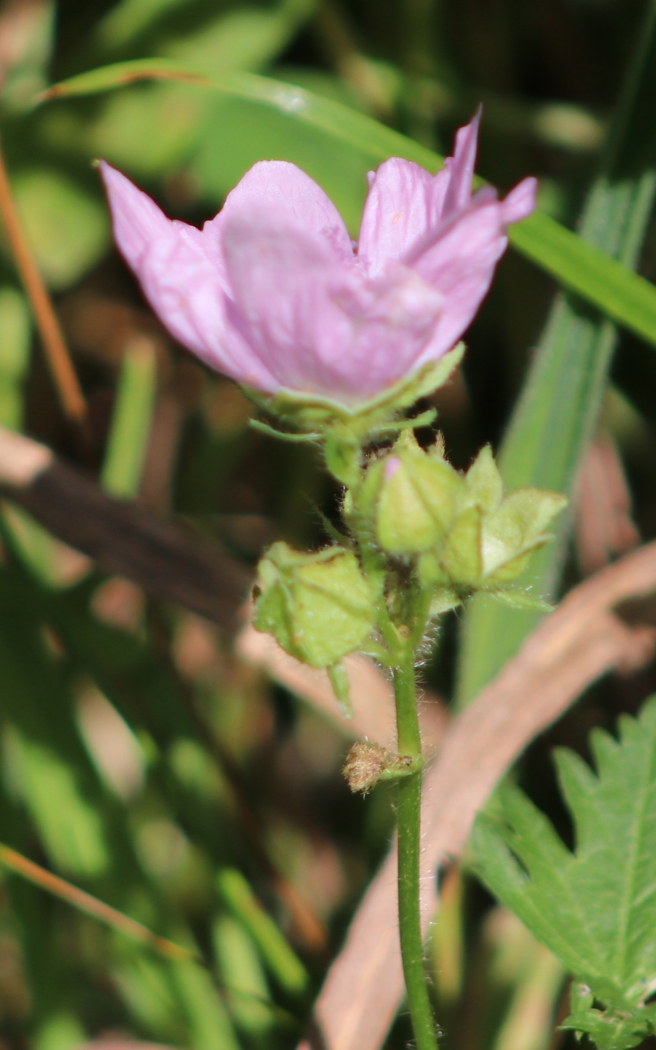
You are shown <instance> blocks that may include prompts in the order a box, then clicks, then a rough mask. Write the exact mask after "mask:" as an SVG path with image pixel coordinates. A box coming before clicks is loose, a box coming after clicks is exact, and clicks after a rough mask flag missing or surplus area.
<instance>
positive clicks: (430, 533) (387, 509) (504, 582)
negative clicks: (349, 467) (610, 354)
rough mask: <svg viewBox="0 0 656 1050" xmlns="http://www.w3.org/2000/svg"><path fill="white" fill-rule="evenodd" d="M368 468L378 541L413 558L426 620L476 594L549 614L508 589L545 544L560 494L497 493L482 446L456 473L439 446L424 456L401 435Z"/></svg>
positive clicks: (494, 470) (496, 476)
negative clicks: (424, 594) (373, 475)
mask: <svg viewBox="0 0 656 1050" xmlns="http://www.w3.org/2000/svg"><path fill="white" fill-rule="evenodd" d="M372 469H373V470H374V471H375V472H377V477H378V484H379V491H378V503H377V509H376V534H377V539H378V542H379V543H380V545H381V547H382V548H383V549H384V550H386V551H387V552H388V553H390V554H393V555H400V556H405V557H407V556H412V555H414V556H416V568H417V575H418V579H419V583H420V585H421V587H422V588H423V589H429V590H431V591H432V592H433V597H432V603H431V615H433V616H435V615H438V614H439V613H442V612H446V611H447V610H448V609H451V608H454V607H455V606H457V605H459V604H460V603H461V602H462V601H463V600H464V599H465V598H466V597H468V596H469V595H471V594H473V593H475V592H476V591H487V592H489V593H491V594H492V595H493V596H495V597H497V598H499V599H500V600H501V601H504V602H505V603H507V604H511V605H515V606H516V607H520V608H539V609H541V610H543V611H544V610H547V609H549V608H550V607H549V606H547V605H546V604H545V603H544V602H541V601H540V600H536V599H535V598H534V597H533V596H532V595H530V594H527V593H526V592H525V591H523V590H521V589H519V588H512V587H510V586H509V585H510V584H511V583H512V582H513V581H515V580H516V579H517V578H518V577H519V576H520V575H521V574H522V573H523V572H524V570H525V569H526V567H527V565H528V562H529V560H530V558H531V555H532V554H533V553H534V552H535V551H536V550H538V549H539V548H540V547H542V546H544V544H545V543H548V542H549V540H550V539H551V538H552V537H551V534H550V533H549V532H548V531H547V528H548V526H549V525H550V523H551V521H552V520H553V518H554V517H555V516H556V515H557V514H558V513H560V511H561V510H563V508H564V507H565V505H566V503H567V500H566V498H565V497H564V496H561V495H560V494H559V493H555V492H548V491H543V490H541V489H537V488H525V489H517V490H516V491H515V492H511V493H509V494H508V495H504V491H503V482H502V479H501V475H500V473H499V470H498V467H497V465H496V463H495V461H494V457H493V455H492V451H491V449H490V447H489V446H486V447H485V448H483V449H482V450H481V452H480V453H479V455H478V456H477V458H476V460H475V461H474V463H473V464H472V466H471V467H470V468H469V471H468V472H467V473H466V474H464V475H462V474H459V473H458V472H457V471H455V470H454V469H453V467H451V466H450V465H449V464H448V463H447V461H446V459H445V458H444V453H443V448H442V446H441V445H439V444H438V445H435V446H433V448H431V449H428V451H424V450H423V449H421V448H420V447H419V445H417V443H416V442H415V441H414V439H413V438H412V436H409V435H407V434H403V435H401V437H400V438H399V439H398V441H397V443H396V445H395V446H394V448H393V449H392V452H391V454H390V455H389V456H387V457H386V458H385V459H384V460H379V461H378V462H377V463H376V464H374V465H373V468H372Z"/></svg>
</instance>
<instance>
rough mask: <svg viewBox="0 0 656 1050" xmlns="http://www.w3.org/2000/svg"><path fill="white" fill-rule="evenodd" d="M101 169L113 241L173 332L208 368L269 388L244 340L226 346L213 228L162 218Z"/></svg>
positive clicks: (111, 171) (221, 272)
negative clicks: (110, 217)
mask: <svg viewBox="0 0 656 1050" xmlns="http://www.w3.org/2000/svg"><path fill="white" fill-rule="evenodd" d="M101 170H102V174H103V179H104V181H105V186H106V188H107V195H108V198H109V203H110V208H111V210H112V218H113V222H114V236H115V238H116V243H117V245H118V247H119V249H120V251H121V253H122V254H123V256H124V257H125V259H126V261H127V262H128V264H129V265H130V267H131V268H132V270H134V272H135V274H136V276H137V277H138V278H139V281H140V283H141V286H142V288H143V291H144V294H145V295H146V298H147V299H148V301H149V303H150V305H151V306H152V308H153V310H154V311H155V313H156V314H157V315H158V317H159V318H160V320H161V321H162V322H163V324H165V325H166V327H167V328H168V330H169V331H170V332H171V334H172V335H173V337H174V338H175V339H177V340H178V341H179V342H180V343H182V345H183V346H186V347H187V348H188V349H189V350H192V351H193V352H194V353H195V354H197V355H198V357H200V358H201V360H203V361H204V362H205V363H206V364H208V365H209V366H210V367H211V368H215V369H218V370H219V371H221V372H224V373H225V374H226V375H229V376H231V377H232V378H233V379H236V380H238V381H240V382H244V383H251V384H252V385H255V386H259V387H261V388H262V389H265V390H268V391H274V390H275V389H276V388H277V384H276V383H275V381H274V380H273V378H272V377H271V375H270V373H269V372H268V370H267V369H266V367H265V366H264V365H263V363H262V362H261V361H260V360H259V359H258V358H257V357H255V356H254V355H253V354H252V352H251V351H250V350H249V348H248V347H247V346H246V345H245V344H244V345H243V346H241V347H239V348H238V347H237V346H236V345H235V340H234V339H233V340H232V341H231V345H230V348H229V347H228V346H227V341H226V316H225V295H226V290H227V286H226V278H225V266H224V263H223V256H222V252H221V246H220V243H219V242H218V241H217V238H216V237H215V236H213V233H214V231H213V230H211V231H210V235H209V236H208V235H207V233H206V232H205V230H203V231H202V232H201V231H200V230H198V229H196V227H195V226H189V225H188V224H187V223H184V222H177V221H172V220H171V219H168V218H167V217H166V215H164V213H163V212H162V211H161V209H160V208H158V207H157V205H156V204H155V202H154V201H153V200H151V199H150V197H148V196H147V195H146V194H145V193H143V192H142V191H141V190H139V189H137V187H136V186H135V185H134V184H133V183H132V182H130V180H129V179H127V178H126V177H125V175H122V174H121V173H120V172H119V171H116V169H115V168H112V167H111V166H110V165H109V164H105V163H102V164H101ZM208 225H211V224H207V223H206V228H207V226H208Z"/></svg>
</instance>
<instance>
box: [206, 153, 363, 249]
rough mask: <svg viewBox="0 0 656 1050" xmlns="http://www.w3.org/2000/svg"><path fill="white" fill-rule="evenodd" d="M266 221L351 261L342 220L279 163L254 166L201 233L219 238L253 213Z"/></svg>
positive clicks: (301, 176) (295, 171)
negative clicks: (314, 238) (315, 238)
mask: <svg viewBox="0 0 656 1050" xmlns="http://www.w3.org/2000/svg"><path fill="white" fill-rule="evenodd" d="M254 208H256V209H257V211H258V213H259V214H260V215H262V216H263V217H264V216H266V217H267V218H268V221H269V222H271V221H273V222H276V223H280V224H281V225H284V226H295V227H298V229H300V230H305V231H306V232H307V233H309V234H312V233H315V234H320V235H321V237H322V238H324V239H325V240H326V241H327V242H328V243H329V244H331V245H332V246H333V248H334V249H335V251H336V252H337V253H338V255H340V256H341V257H342V258H347V259H348V260H349V261H350V260H352V258H353V246H352V244H351V238H350V237H349V234H348V230H347V229H346V226H345V225H344V220H343V219H342V217H341V215H340V214H339V212H338V211H337V208H336V207H335V205H334V204H333V202H332V201H331V199H330V197H328V196H327V194H325V193H324V191H323V190H322V189H321V187H320V186H319V185H318V184H317V183H316V182H315V181H314V179H311V178H310V176H309V175H306V174H305V172H304V171H301V169H300V168H297V167H296V165H295V164H289V163H287V161H282V160H263V161H260V162H259V163H257V164H255V165H253V167H252V168H251V169H250V170H249V171H247V172H246V174H245V175H244V177H243V179H241V181H240V182H238V183H237V185H236V186H235V188H234V189H233V190H231V191H230V193H229V194H228V196H227V197H226V200H225V204H224V205H223V208H222V209H221V211H220V212H219V214H218V215H217V216H216V218H215V219H212V220H211V222H209V223H205V226H204V227H203V232H207V233H208V234H209V235H211V236H213V235H214V233H215V231H216V232H217V233H218V234H219V236H220V235H221V231H222V229H223V226H224V224H225V223H226V222H228V221H229V220H232V219H233V218H236V219H238V218H239V217H240V216H241V217H246V218H248V217H249V216H250V215H251V214H252V212H253V209H254Z"/></svg>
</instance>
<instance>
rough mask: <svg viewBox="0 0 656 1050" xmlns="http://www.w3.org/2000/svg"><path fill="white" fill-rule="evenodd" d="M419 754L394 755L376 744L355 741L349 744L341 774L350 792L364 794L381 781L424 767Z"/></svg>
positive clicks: (409, 773)
mask: <svg viewBox="0 0 656 1050" xmlns="http://www.w3.org/2000/svg"><path fill="white" fill-rule="evenodd" d="M424 764H425V763H424V759H423V757H422V756H421V755H417V756H415V757H414V758H413V757H411V756H410V755H398V754H396V753H395V752H394V751H388V749H387V748H385V747H381V745H380V744H374V743H370V742H369V741H366V740H365V741H363V740H361V741H358V742H357V743H355V744H353V746H352V747H351V749H350V751H349V753H348V755H347V756H346V762H345V764H344V768H343V769H342V773H343V774H344V777H345V778H346V780H347V781H348V785H349V787H350V789H351V791H352V792H353V793H354V794H358V793H359V794H362V795H366V794H367V792H368V791H371V789H372V788H373V787H375V786H376V784H379V783H380V782H381V781H382V780H400V779H401V778H402V777H408V776H411V775H412V774H413V773H417V772H418V771H419V770H420V769H422V768H423V766H424Z"/></svg>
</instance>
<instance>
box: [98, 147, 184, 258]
mask: <svg viewBox="0 0 656 1050" xmlns="http://www.w3.org/2000/svg"><path fill="white" fill-rule="evenodd" d="M99 166H100V174H101V175H102V179H103V182H104V184H105V190H106V191H107V199H108V200H109V207H110V210H111V213H112V224H113V228H114V238H115V240H116V244H117V245H118V247H119V249H120V251H121V254H122V255H123V256H124V258H125V260H126V262H128V263H129V264H130V266H131V267H132V269H133V270H135V269H136V268H137V266H138V265H139V261H140V259H141V257H142V255H143V253H144V252H145V250H146V249H147V248H148V246H149V244H151V243H152V242H153V241H155V240H157V238H158V237H166V236H168V235H169V234H170V231H171V226H172V225H173V224H172V222H171V220H170V219H167V217H166V215H165V214H164V212H163V211H162V210H161V208H158V207H157V205H156V204H155V201H154V200H151V199H150V197H149V196H148V194H147V193H144V192H143V191H142V190H140V189H138V188H137V187H136V186H135V185H134V183H133V182H130V180H129V179H128V178H126V177H125V175H123V174H122V173H121V172H120V171H117V170H116V168H113V167H112V166H111V164H108V163H107V162H106V161H104V160H101V161H100V165H99Z"/></svg>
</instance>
